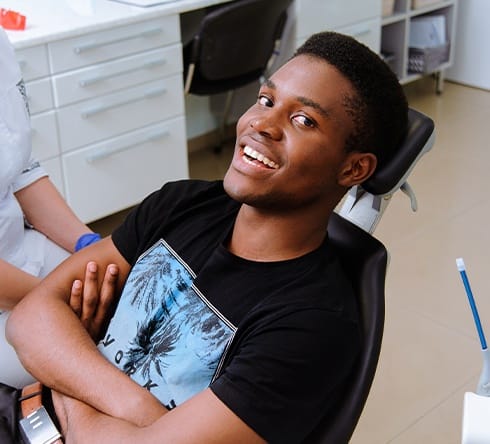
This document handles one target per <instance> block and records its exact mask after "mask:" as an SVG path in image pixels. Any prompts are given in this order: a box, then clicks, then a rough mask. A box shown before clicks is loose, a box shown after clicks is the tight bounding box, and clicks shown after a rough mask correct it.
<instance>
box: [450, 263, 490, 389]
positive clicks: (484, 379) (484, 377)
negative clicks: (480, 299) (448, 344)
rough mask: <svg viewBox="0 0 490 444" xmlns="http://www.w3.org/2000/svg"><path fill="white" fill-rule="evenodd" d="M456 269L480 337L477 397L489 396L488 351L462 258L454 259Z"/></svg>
mask: <svg viewBox="0 0 490 444" xmlns="http://www.w3.org/2000/svg"><path fill="white" fill-rule="evenodd" d="M456 267H457V268H458V271H459V274H460V275H461V279H462V281H463V285H464V288H465V290H466V295H467V296H468V301H469V303H470V307H471V312H472V313H473V319H474V321H475V325H476V330H477V331H478V336H479V337H480V344H481V350H482V355H483V368H482V372H481V374H480V379H479V381H478V386H477V388H476V393H477V395H481V396H490V350H489V349H488V347H487V341H486V340H485V333H484V332H483V328H482V325H481V322H480V316H479V315H478V309H477V308H476V304H475V300H474V298H473V292H472V291H471V286H470V282H469V280H468V276H467V275H466V267H465V264H464V261H463V258H461V257H460V258H458V259H456Z"/></svg>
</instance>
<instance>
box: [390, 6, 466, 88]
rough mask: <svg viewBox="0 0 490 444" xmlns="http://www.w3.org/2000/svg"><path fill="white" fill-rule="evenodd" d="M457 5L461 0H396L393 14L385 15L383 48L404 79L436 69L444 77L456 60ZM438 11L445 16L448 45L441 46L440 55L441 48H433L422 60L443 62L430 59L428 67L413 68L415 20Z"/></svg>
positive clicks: (402, 79)
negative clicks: (454, 48)
mask: <svg viewBox="0 0 490 444" xmlns="http://www.w3.org/2000/svg"><path fill="white" fill-rule="evenodd" d="M456 9H457V0H442V1H441V0H436V1H434V0H395V2H394V11H393V14H391V15H389V16H387V17H384V18H383V21H382V32H381V52H382V54H383V55H384V56H385V57H386V59H387V61H388V63H389V64H390V66H391V67H392V69H393V70H394V71H395V73H396V74H397V76H398V78H399V79H400V81H401V82H402V83H406V82H409V81H412V80H415V79H418V78H420V77H421V76H422V75H427V74H431V73H434V72H437V73H439V74H440V75H441V78H440V79H442V74H441V73H442V72H443V71H444V70H445V69H446V68H448V67H449V66H451V64H452V62H453V47H454V34H455V23H456ZM435 15H437V16H443V17H444V19H445V20H444V22H445V28H446V29H445V33H446V36H447V43H448V47H447V48H446V49H444V48H440V50H439V51H440V54H441V55H440V56H439V55H436V52H435V51H437V50H434V52H433V53H432V54H431V53H430V51H431V50H430V49H428V50H427V53H426V54H427V55H426V56H424V57H422V60H424V59H425V60H426V61H429V60H440V62H439V61H438V62H437V63H435V64H434V63H433V62H431V63H428V64H427V65H426V67H427V68H428V69H423V71H421V72H412V70H411V66H410V65H409V57H410V50H409V46H410V43H409V42H410V29H411V24H412V22H413V21H414V20H418V19H420V18H422V17H430V16H435ZM431 57H432V59H431ZM436 57H438V58H437V59H436ZM424 63H425V62H424ZM430 65H432V66H430ZM441 87H442V84H441V83H439V85H438V88H439V90H440V88H441Z"/></svg>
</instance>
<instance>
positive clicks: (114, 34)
mask: <svg viewBox="0 0 490 444" xmlns="http://www.w3.org/2000/svg"><path fill="white" fill-rule="evenodd" d="M179 41H180V23H179V16H178V15H169V16H164V17H160V18H158V19H155V20H147V21H144V22H140V23H135V24H132V25H127V26H120V27H117V28H112V29H110V30H107V31H100V32H94V33H88V34H86V35H83V36H80V37H74V38H71V39H66V40H61V41H58V42H53V43H49V44H48V54H49V58H50V61H51V69H52V72H53V73H59V72H62V71H66V70H69V69H75V68H80V67H82V66H87V65H93V64H95V63H100V62H103V61H107V60H111V59H115V58H118V57H123V56H126V55H129V54H134V53H137V52H141V51H146V50H148V49H154V48H157V47H161V46H163V45H167V44H170V43H178V42H179Z"/></svg>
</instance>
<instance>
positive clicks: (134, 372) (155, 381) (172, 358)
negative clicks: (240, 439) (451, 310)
mask: <svg viewBox="0 0 490 444" xmlns="http://www.w3.org/2000/svg"><path fill="white" fill-rule="evenodd" d="M238 209H239V204H237V203H236V202H234V201H233V200H232V199H230V198H229V197H228V196H227V194H226V193H225V192H224V190H223V185H222V182H220V181H217V182H204V181H180V182H174V183H169V184H166V185H165V186H164V187H163V188H162V189H161V190H159V191H157V192H155V193H153V194H151V195H150V196H149V197H147V198H146V199H145V200H144V201H143V202H142V204H141V205H139V206H138V207H137V208H136V209H135V210H133V211H132V212H131V213H130V214H129V215H128V217H127V219H126V221H125V222H124V224H123V225H122V226H121V227H119V228H118V229H116V230H115V232H114V233H113V235H112V238H113V241H114V243H115V245H116V247H117V248H118V249H119V251H120V252H121V254H122V255H123V256H124V257H125V258H126V260H127V261H128V262H129V263H130V264H131V265H132V269H131V272H130V275H129V276H128V279H127V282H126V285H125V289H124V291H123V294H122V296H121V300H120V302H119V305H118V308H117V310H116V313H115V315H114V318H113V319H112V321H111V325H110V326H109V329H108V332H107V335H106V337H105V338H104V339H103V340H102V341H101V342H100V343H99V349H100V350H101V352H102V353H104V354H105V355H106V356H107V358H108V359H110V360H111V361H112V362H113V363H114V364H115V365H117V366H118V367H119V368H121V369H122V370H123V371H125V372H126V373H128V374H129V375H130V376H131V377H132V378H133V379H134V380H135V381H136V382H138V383H139V384H141V385H143V386H145V387H147V388H148V389H149V390H150V391H151V392H152V393H153V394H155V396H157V398H159V399H160V401H161V402H162V403H163V404H165V405H166V406H167V407H169V408H173V407H174V406H176V405H179V404H180V403H181V402H183V401H185V400H186V399H188V398H190V397H191V396H193V395H194V394H196V393H198V392H199V391H201V390H203V389H204V388H206V387H210V388H211V390H212V391H213V393H214V394H215V395H216V396H217V397H218V398H219V399H221V401H222V402H224V403H225V404H226V405H227V406H228V407H229V408H230V409H231V410H232V411H233V412H234V413H235V414H236V415H237V416H239V417H240V418H241V419H242V420H243V421H244V422H246V423H247V424H248V425H249V426H250V427H251V428H252V429H254V430H255V431H256V432H257V433H258V434H259V435H261V436H262V437H263V438H264V439H266V440H267V441H269V442H280V443H286V442H300V441H301V440H302V439H303V438H304V437H305V436H306V435H307V434H308V432H309V431H310V430H312V429H313V427H314V426H315V425H316V424H317V423H318V421H319V420H320V418H321V417H322V416H323V415H324V414H327V413H328V411H330V410H331V409H335V405H336V402H337V400H338V396H339V393H340V391H341V388H342V386H343V384H344V382H345V380H346V377H347V376H348V374H349V372H350V369H351V367H352V365H353V363H354V361H355V359H356V357H357V354H358V352H359V349H360V340H359V326H358V320H357V311H356V305H355V298H354V295H353V292H352V290H351V287H350V285H349V283H348V282H347V280H346V278H345V276H344V274H343V272H342V270H341V268H340V265H339V264H338V262H337V259H336V257H335V252H334V251H333V248H332V247H331V246H330V245H329V243H328V238H327V239H326V240H325V242H324V243H323V245H322V246H321V247H320V248H318V249H317V250H315V251H313V252H311V253H308V254H306V255H304V256H302V257H299V258H295V259H291V260H286V261H278V262H254V261H249V260H246V259H243V258H240V257H237V256H234V255H233V254H231V253H230V252H229V251H228V250H227V249H226V248H225V246H224V245H225V241H226V239H227V237H228V235H229V234H230V232H231V230H232V229H233V224H234V221H235V218H236V214H237V212H238Z"/></svg>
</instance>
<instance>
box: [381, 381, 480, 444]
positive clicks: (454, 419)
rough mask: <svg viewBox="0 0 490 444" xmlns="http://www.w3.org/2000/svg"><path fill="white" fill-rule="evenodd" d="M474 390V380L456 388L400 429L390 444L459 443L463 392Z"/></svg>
mask: <svg viewBox="0 0 490 444" xmlns="http://www.w3.org/2000/svg"><path fill="white" fill-rule="evenodd" d="M467 391H474V381H471V382H470V383H467V384H465V385H464V386H463V387H461V388H458V389H457V390H456V391H455V392H454V393H452V394H451V395H450V396H449V397H448V398H447V399H445V400H444V401H442V402H441V404H440V405H437V406H436V407H435V408H434V409H433V410H431V411H429V412H428V413H427V414H425V415H423V416H422V417H420V418H419V419H418V420H417V421H416V422H415V423H414V424H413V425H411V426H410V427H409V428H408V429H406V430H404V431H402V432H401V433H400V434H399V435H398V436H397V437H395V438H394V439H393V440H391V441H390V444H414V443H420V444H425V443H430V444H460V443H461V434H462V422H463V410H464V409H463V399H464V393H465V392H467Z"/></svg>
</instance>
